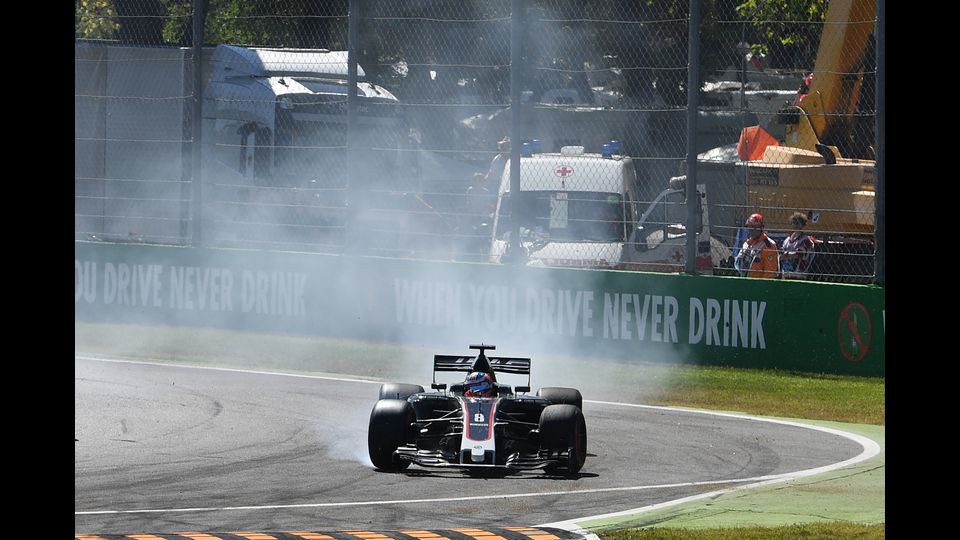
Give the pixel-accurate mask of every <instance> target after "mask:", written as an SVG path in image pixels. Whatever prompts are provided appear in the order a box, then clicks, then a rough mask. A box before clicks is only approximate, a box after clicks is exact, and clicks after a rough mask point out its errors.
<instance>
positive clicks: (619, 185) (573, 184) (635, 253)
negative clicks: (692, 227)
mask: <svg viewBox="0 0 960 540" xmlns="http://www.w3.org/2000/svg"><path fill="white" fill-rule="evenodd" d="M618 147H619V143H617V141H611V143H609V144H605V145H603V148H602V149H601V152H600V153H588V152H585V151H584V147H582V146H565V147H563V148H561V150H560V152H559V153H538V152H536V145H535V144H531V143H525V144H524V146H523V150H522V151H521V158H520V192H519V193H516V194H515V193H512V192H511V190H510V165H509V163H508V164H507V166H506V167H505V168H504V171H503V175H502V177H501V180H500V187H499V190H498V197H497V207H496V212H495V214H494V222H493V233H492V238H491V245H490V253H489V261H490V262H492V263H517V262H518V261H519V262H522V263H523V264H526V265H527V266H545V267H575V268H596V269H611V270H633V271H647V272H682V271H684V269H685V264H686V256H685V253H686V228H685V227H684V225H683V223H685V222H686V205H685V203H684V198H685V195H684V185H683V183H684V179H683V178H682V177H679V178H675V179H672V181H671V184H670V187H669V188H668V189H666V190H663V191H662V192H660V194H659V195H657V196H656V197H655V198H654V200H653V201H642V200H640V198H639V197H638V191H637V179H636V173H635V171H634V165H633V161H632V160H631V159H630V157H629V156H623V155H619V154H617V153H616V152H617V150H618ZM697 193H698V195H699V199H698V201H697V202H698V206H699V207H700V208H699V213H698V215H699V216H700V219H699V221H700V224H699V225H700V238H702V239H710V241H709V242H706V241H703V242H700V243H699V244H698V252H697V269H698V272H701V273H710V272H711V271H712V268H713V267H714V265H715V263H716V264H719V262H720V261H723V260H727V259H728V258H729V257H730V254H731V250H730V249H729V248H728V247H726V246H725V245H724V244H723V243H722V242H720V241H719V240H717V239H715V238H712V237H711V236H710V231H709V219H708V216H705V215H703V214H705V213H706V211H707V204H706V193H705V190H704V187H703V186H698V189H697ZM517 233H519V249H517V250H513V251H512V249H513V245H514V244H515V243H513V242H511V236H512V235H513V234H517Z"/></svg>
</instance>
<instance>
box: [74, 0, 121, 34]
mask: <svg viewBox="0 0 960 540" xmlns="http://www.w3.org/2000/svg"><path fill="white" fill-rule="evenodd" d="M75 29H76V37H78V38H83V39H112V38H113V37H114V36H115V35H116V33H117V31H118V30H120V23H118V22H117V13H116V11H115V10H114V7H113V1H112V0H78V1H77V3H76V22H75Z"/></svg>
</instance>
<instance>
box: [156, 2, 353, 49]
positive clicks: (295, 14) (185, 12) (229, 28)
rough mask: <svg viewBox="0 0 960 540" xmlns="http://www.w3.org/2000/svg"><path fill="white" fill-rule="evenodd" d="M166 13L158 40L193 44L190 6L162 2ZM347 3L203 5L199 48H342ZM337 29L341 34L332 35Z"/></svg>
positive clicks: (344, 37) (211, 3)
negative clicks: (225, 45) (221, 45)
mask: <svg viewBox="0 0 960 540" xmlns="http://www.w3.org/2000/svg"><path fill="white" fill-rule="evenodd" d="M161 1H162V2H163V4H164V5H165V6H166V7H167V21H166V23H165V24H164V27H163V38H164V40H165V41H166V42H168V43H177V44H187V43H189V42H190V41H191V39H192V37H191V36H192V25H193V18H192V14H193V2H192V1H191V0H161ZM346 5H347V0H327V1H325V2H312V1H309V0H208V1H207V17H206V21H205V22H204V27H203V32H204V43H207V44H215V43H231V44H234V45H248V46H260V47H291V48H329V49H333V48H344V47H345V46H346V35H345V29H346V13H347V8H346ZM335 26H342V27H343V28H344V31H343V32H340V33H337V32H331V31H330V30H331V27H335Z"/></svg>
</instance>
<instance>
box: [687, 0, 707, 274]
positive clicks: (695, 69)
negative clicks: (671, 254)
mask: <svg viewBox="0 0 960 540" xmlns="http://www.w3.org/2000/svg"><path fill="white" fill-rule="evenodd" d="M687 36H688V38H687V196H686V199H687V245H686V259H687V264H686V269H685V271H686V273H688V274H694V273H696V270H697V242H698V241H701V242H709V241H710V239H709V238H697V234H698V233H699V232H700V229H699V227H697V217H698V215H699V212H698V211H699V206H700V205H699V204H698V202H699V196H698V195H697V114H698V112H699V109H700V0H690V28H689V31H688V34H687Z"/></svg>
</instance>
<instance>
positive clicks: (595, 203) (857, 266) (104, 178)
mask: <svg viewBox="0 0 960 540" xmlns="http://www.w3.org/2000/svg"><path fill="white" fill-rule="evenodd" d="M779 4H781V3H769V2H759V1H756V0H747V1H742V0H737V1H730V0H717V1H716V2H708V3H704V4H703V5H700V4H694V3H688V2H652V1H651V2H612V1H606V0H604V1H595V2H570V1H549V0H541V1H521V0H484V1H472V2H453V1H439V0H435V1H427V0H421V1H412V0H407V1H378V2H372V1H367V0H350V1H346V0H342V1H339V2H319V3H318V2H308V1H306V0H278V1H275V2H238V1H235V0H207V1H197V2H190V1H177V0H171V1H170V2H160V3H158V2H147V1H145V0H79V1H77V2H75V6H76V13H77V17H76V21H77V24H76V44H75V51H76V52H75V88H76V91H75V92H76V95H75V150H76V158H75V182H74V187H75V233H76V238H77V239H78V240H100V241H105V242H135V243H153V244H170V245H193V246H206V247H239V248H248V249H265V250H286V251H290V250H293V251H308V252H320V253H353V254H368V255H378V256H386V257H397V258H413V259H425V260H447V261H450V260H453V261H472V262H484V263H497V264H510V263H511V262H514V263H516V262H517V261H521V262H522V261H526V262H528V263H529V262H530V261H533V260H534V259H535V258H536V257H535V255H536V253H537V252H538V253H540V254H541V255H542V254H544V253H550V255H549V256H546V255H545V256H544V257H546V258H540V259H536V260H537V261H538V263H539V264H547V265H557V266H562V265H568V266H570V265H572V266H580V267H584V266H586V267H596V268H618V269H643V270H654V271H663V272H676V271H687V272H693V273H714V274H726V275H736V274H737V270H736V269H735V268H734V258H735V257H736V256H737V254H738V253H739V252H740V247H741V246H742V245H743V243H744V241H745V240H746V239H747V236H748V234H749V230H748V228H747V227H746V221H747V218H748V217H749V216H750V215H751V214H754V213H760V214H762V215H763V216H764V219H765V223H764V226H765V232H766V233H767V234H768V235H769V236H770V238H771V239H772V240H773V241H774V242H775V243H776V245H777V247H778V249H779V250H780V252H781V256H782V257H783V260H784V261H788V260H795V258H794V257H793V256H792V255H791V254H787V253H786V251H787V250H784V249H783V247H782V246H783V241H784V239H785V238H786V237H787V236H788V235H789V234H791V232H792V231H793V229H794V224H793V222H792V221H791V218H792V216H793V214H794V213H796V212H799V213H801V214H803V217H804V221H805V222H806V224H805V229H804V230H805V231H806V232H808V233H810V234H811V235H812V236H813V237H814V239H815V244H814V245H815V253H816V255H815V256H813V257H812V259H811V260H810V264H809V266H808V267H807V268H806V269H805V270H806V272H805V276H804V277H805V278H806V279H811V280H819V281H835V282H855V283H879V284H882V283H883V280H884V277H883V272H882V268H883V265H882V261H883V238H884V237H883V226H882V224H883V189H882V171H883V169H882V152H878V149H879V148H880V143H881V142H882V137H881V136H878V133H877V131H876V129H875V126H877V125H882V117H878V115H879V114H881V113H882V110H881V109H880V108H878V107H877V103H882V84H877V83H876V81H877V75H878V70H877V60H878V58H879V59H882V51H883V42H882V39H880V38H882V33H881V30H882V25H881V24H879V23H880V22H882V20H881V18H880V17H879V16H878V14H882V9H883V2H882V1H881V2H879V6H877V5H875V3H874V2H872V1H863V0H845V1H839V0H834V1H832V2H830V3H829V4H828V5H824V3H823V2H818V1H810V2H788V3H784V4H786V5H782V6H781V5H779ZM691 6H693V7H695V8H696V9H693V10H691V9H690V8H691ZM878 7H879V10H878V9H877V8H878ZM691 27H694V28H697V29H698V32H697V33H695V34H691V33H690V28H691ZM691 36H693V37H694V38H695V39H692V40H691ZM691 60H694V61H691ZM811 73H812V74H813V75H812V78H811V77H808V75H810V74H811ZM691 84H694V85H696V86H698V87H699V88H700V91H699V92H694V93H689V92H687V88H688V87H690V86H691ZM348 89H350V90H349V91H348ZM880 135H882V132H881V133H880ZM511 140H512V141H514V142H515V143H517V144H511ZM613 141H615V142H613ZM611 142H613V144H612V145H609V146H606V149H605V147H604V145H607V144H608V143H611ZM564 147H583V152H584V155H578V156H576V161H574V160H571V159H568V158H567V157H564V156H565V154H562V153H561V149H562V148H564ZM605 154H607V155H605ZM521 155H522V156H523V157H521ZM566 155H567V156H569V155H570V154H569V153H568V154H566ZM538 156H539V157H538ZM551 156H552V157H551ZM694 158H695V159H694ZM537 159H543V160H544V161H543V162H544V163H545V164H546V165H545V166H544V167H541V168H536V167H532V166H531V167H530V168H529V169H523V167H526V165H523V164H524V163H534V162H535V160H537ZM508 160H510V161H513V162H516V161H517V160H519V162H520V163H521V167H520V168H517V169H516V170H514V169H513V168H512V167H510V166H506V163H507V162H508ZM551 160H552V161H551ZM564 160H567V161H564ZM611 161H614V162H617V163H629V165H630V167H627V169H628V178H627V180H626V181H625V182H626V184H629V186H628V187H626V186H625V187H623V188H622V189H620V190H615V189H612V188H610V187H609V186H608V184H609V182H607V181H605V180H606V176H607V175H609V172H608V170H609V167H608V164H609V162H611ZM572 163H576V166H573V165H571V164H572ZM691 166H692V169H693V170H689V169H691ZM523 171H526V172H523ZM568 171H569V172H568ZM684 176H687V177H694V178H695V179H696V182H695V184H699V185H702V186H703V187H702V190H703V193H704V195H703V198H702V199H701V198H700V197H698V196H697V192H696V191H695V190H694V185H693V184H694V182H689V183H688V182H685V181H684V180H683V177H684ZM530 186H537V187H530ZM518 188H519V189H520V190H521V193H519V194H517V195H518V196H517V197H514V198H513V199H515V200H511V197H510V196H504V192H516V191H517V190H518ZM528 190H532V191H530V193H523V192H524V191H528ZM687 200H694V201H701V200H702V201H705V203H706V204H705V205H701V204H700V203H698V204H693V205H688V204H686V201H687ZM701 206H703V207H705V208H702V207H701ZM703 210H706V212H703ZM687 231H695V232H696V233H697V234H689V235H688V234H686V233H687ZM498 241H500V242H501V244H503V245H506V246H507V248H508V249H513V251H512V253H514V254H516V253H518V252H523V254H524V256H523V257H508V256H505V254H504V253H494V251H495V250H496V246H497V244H498ZM611 245H619V246H620V247H618V248H617V249H618V250H619V251H617V252H616V254H614V255H611V254H610V249H611V248H610V246H611ZM707 245H709V249H707V248H706V247H704V246H707ZM628 253H629V256H628ZM696 254H700V255H709V256H710V259H709V260H710V264H708V265H707V266H705V267H704V266H699V265H695V264H694V262H693V261H694V258H695V256H696ZM698 264H699V259H698Z"/></svg>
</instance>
